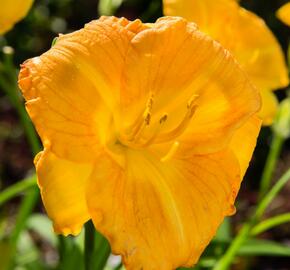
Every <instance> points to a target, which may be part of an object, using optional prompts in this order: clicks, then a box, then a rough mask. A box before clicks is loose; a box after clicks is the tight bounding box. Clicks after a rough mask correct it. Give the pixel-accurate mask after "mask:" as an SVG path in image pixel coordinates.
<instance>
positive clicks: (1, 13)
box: [0, 0, 34, 35]
mask: <svg viewBox="0 0 290 270" xmlns="http://www.w3.org/2000/svg"><path fill="white" fill-rule="evenodd" d="M33 2H34V0H13V1H10V0H2V1H1V9H0V35H1V34H4V33H5V32H7V31H9V30H10V29H11V28H12V27H13V26H14V24H15V23H17V22H18V21H20V20H21V19H23V18H24V17H25V16H26V14H27V13H28V11H29V9H30V8H31V6H32V4H33Z"/></svg>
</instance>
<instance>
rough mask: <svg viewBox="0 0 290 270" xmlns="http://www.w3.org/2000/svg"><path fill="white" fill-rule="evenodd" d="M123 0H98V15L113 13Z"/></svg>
mask: <svg viewBox="0 0 290 270" xmlns="http://www.w3.org/2000/svg"><path fill="white" fill-rule="evenodd" d="M122 2H123V0H100V1H99V7H98V9H99V14H100V15H108V16H109V15H114V13H115V12H116V11H117V9H118V8H119V7H120V6H121V4H122Z"/></svg>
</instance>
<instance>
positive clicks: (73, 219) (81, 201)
mask: <svg viewBox="0 0 290 270" xmlns="http://www.w3.org/2000/svg"><path fill="white" fill-rule="evenodd" d="M35 166H36V172H37V177H38V185H39V187H40V191H41V197H42V200H43V203H44V205H45V209H46V211H47V214H48V216H49V217H50V218H51V219H52V221H53V225H54V230H55V231H56V232H57V233H62V234H64V235H68V234H73V235H76V234H78V233H79V232H80V230H81V228H82V226H83V224H84V223H85V222H86V221H87V220H89V219H90V215H89V213H88V210H87V204H86V199H85V189H86V181H87V178H88V177H89V175H90V173H91V171H92V168H93V167H92V165H89V164H79V163H74V162H70V161H67V160H64V159H61V158H58V157H57V156H55V155H54V154H53V153H51V151H49V150H45V151H44V152H40V153H39V154H38V155H37V156H36V158H35Z"/></svg>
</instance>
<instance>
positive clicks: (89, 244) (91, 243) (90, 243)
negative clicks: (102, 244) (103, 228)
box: [84, 221, 95, 270]
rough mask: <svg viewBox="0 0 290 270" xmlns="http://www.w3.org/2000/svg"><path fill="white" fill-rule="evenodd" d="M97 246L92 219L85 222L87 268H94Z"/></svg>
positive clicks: (90, 269) (87, 269)
mask: <svg viewBox="0 0 290 270" xmlns="http://www.w3.org/2000/svg"><path fill="white" fill-rule="evenodd" d="M94 248H95V228H94V225H93V223H92V222H91V221H88V222H87V223H86V224H85V251H84V254H85V255H84V259H85V270H93V268H92V261H93V260H94V256H93V254H94Z"/></svg>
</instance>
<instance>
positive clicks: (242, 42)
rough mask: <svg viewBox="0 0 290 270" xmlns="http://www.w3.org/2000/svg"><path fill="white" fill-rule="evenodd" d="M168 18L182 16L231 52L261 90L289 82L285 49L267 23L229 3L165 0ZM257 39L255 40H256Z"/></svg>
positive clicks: (198, 0) (231, 2) (216, 0)
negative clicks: (169, 16) (283, 50)
mask: <svg viewBox="0 0 290 270" xmlns="http://www.w3.org/2000/svg"><path fill="white" fill-rule="evenodd" d="M163 2H164V13H165V14H166V15H175V16H183V17H185V18H186V19H188V20H190V21H193V22H196V23H197V24H198V26H199V27H200V29H201V30H202V31H204V32H206V33H208V34H209V35H210V36H212V37H213V38H215V39H216V40H218V41H219V42H221V44H222V45H223V46H224V47H225V48H227V49H229V50H230V51H231V52H232V53H233V55H234V56H235V57H236V59H237V60H238V62H239V63H240V64H241V65H242V67H243V68H244V70H245V71H246V72H247V73H248V74H249V76H250V78H251V79H252V81H253V82H254V84H255V85H256V86H257V87H258V88H260V89H276V88H281V87H285V86H287V85H288V83H289V79H288V73H287V66H286V63H285V59H284V56H283V52H282V49H281V47H280V45H279V43H278V41H277V39H276V38H275V36H274V35H273V33H272V32H271V31H270V29H269V28H268V27H267V26H266V24H265V23H264V21H263V20H262V19H261V18H259V17H258V16H257V15H255V14H254V13H252V12H250V11H247V10H245V9H243V8H241V7H239V6H238V4H237V3H235V1H228V0H192V1H187V0H164V1H163ZM253 37H254V38H253Z"/></svg>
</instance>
